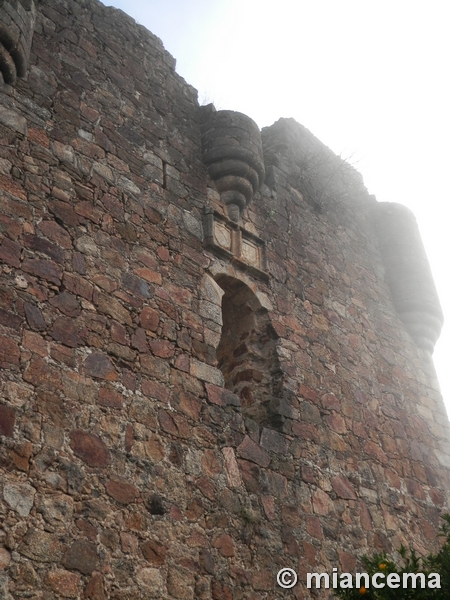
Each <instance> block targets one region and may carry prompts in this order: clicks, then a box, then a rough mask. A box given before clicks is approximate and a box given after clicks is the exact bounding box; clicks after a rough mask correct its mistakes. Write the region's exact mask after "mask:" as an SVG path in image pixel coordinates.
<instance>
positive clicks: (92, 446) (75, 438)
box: [70, 429, 109, 467]
mask: <svg viewBox="0 0 450 600" xmlns="http://www.w3.org/2000/svg"><path fill="white" fill-rule="evenodd" d="M70 447H71V448H72V450H73V451H74V453H75V454H76V455H77V456H78V457H79V458H81V460H82V461H83V462H85V463H86V464H87V465H89V466H90V467H106V466H107V465H108V463H109V452H108V448H107V447H106V446H105V444H104V443H103V442H102V440H101V439H100V438H99V437H97V436H96V435H93V434H92V433H87V432H86V431H82V430H81V429H76V430H74V431H72V433H71V434H70Z"/></svg>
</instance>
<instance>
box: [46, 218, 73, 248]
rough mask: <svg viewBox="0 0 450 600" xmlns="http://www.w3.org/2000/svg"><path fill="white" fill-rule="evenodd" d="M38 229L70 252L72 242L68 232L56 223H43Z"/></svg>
mask: <svg viewBox="0 0 450 600" xmlns="http://www.w3.org/2000/svg"><path fill="white" fill-rule="evenodd" d="M38 229H39V230H40V231H41V232H42V233H43V234H44V235H45V236H46V237H47V238H48V239H50V240H52V241H53V242H55V243H56V244H58V245H59V246H61V247H62V248H64V249H65V250H68V249H69V248H72V240H71V237H70V235H69V234H68V233H67V231H66V230H65V229H64V228H63V227H61V225H58V223H56V222H55V221H41V223H39V225H38Z"/></svg>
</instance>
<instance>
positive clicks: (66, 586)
mask: <svg viewBox="0 0 450 600" xmlns="http://www.w3.org/2000/svg"><path fill="white" fill-rule="evenodd" d="M45 579H46V582H47V584H48V585H49V586H50V587H51V589H52V590H53V591H54V592H55V594H58V595H59V596H61V597H62V598H78V595H79V585H80V581H81V576H80V575H78V574H77V573H70V572H69V571H64V570H63V569H56V570H55V571H50V572H49V573H47V576H46V578H45Z"/></svg>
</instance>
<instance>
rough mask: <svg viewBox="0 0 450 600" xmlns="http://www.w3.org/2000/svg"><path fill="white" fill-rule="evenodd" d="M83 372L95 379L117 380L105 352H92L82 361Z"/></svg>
mask: <svg viewBox="0 0 450 600" xmlns="http://www.w3.org/2000/svg"><path fill="white" fill-rule="evenodd" d="M84 372H85V373H86V375H89V376H90V377H96V378H97V379H106V380H107V381H117V379H118V375H117V372H116V370H115V368H114V365H113V364H112V362H111V360H110V359H109V357H108V356H106V354H102V353H100V352H93V353H92V354H90V355H89V356H88V357H87V358H86V360H85V361H84Z"/></svg>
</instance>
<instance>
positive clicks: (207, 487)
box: [195, 477, 216, 502]
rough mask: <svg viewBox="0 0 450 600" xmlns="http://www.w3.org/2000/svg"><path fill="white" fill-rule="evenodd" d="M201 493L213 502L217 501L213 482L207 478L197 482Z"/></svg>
mask: <svg viewBox="0 0 450 600" xmlns="http://www.w3.org/2000/svg"><path fill="white" fill-rule="evenodd" d="M195 483H196V485H197V487H198V489H199V490H200V491H201V493H202V494H203V495H204V496H206V498H209V500H211V501H212V502H214V501H215V500H216V491H215V488H214V485H213V484H212V482H211V480H210V479H208V478H207V477H199V478H198V479H197V481H196V482H195Z"/></svg>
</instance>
